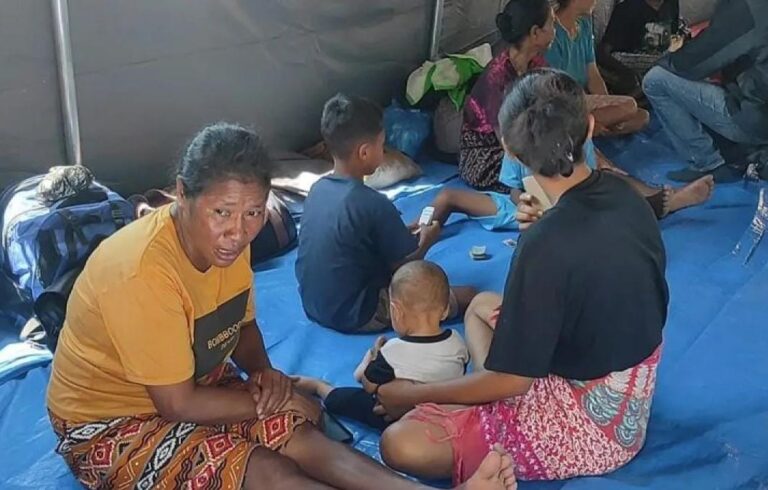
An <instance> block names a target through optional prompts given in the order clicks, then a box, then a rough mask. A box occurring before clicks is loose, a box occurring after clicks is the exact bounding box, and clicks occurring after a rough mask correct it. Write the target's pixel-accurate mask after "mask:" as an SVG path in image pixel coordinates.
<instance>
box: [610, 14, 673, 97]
mask: <svg viewBox="0 0 768 490" xmlns="http://www.w3.org/2000/svg"><path fill="white" fill-rule="evenodd" d="M679 30H680V6H679V4H678V0H624V1H623V2H621V3H619V4H618V5H617V6H616V8H615V9H614V10H613V13H612V14H611V20H610V21H609V22H608V27H607V28H606V31H605V35H604V36H603V39H602V40H601V41H600V43H599V44H598V47H597V64H598V66H599V67H600V71H601V73H602V74H603V78H605V82H606V84H607V85H608V88H609V89H610V90H611V93H616V94H619V95H629V96H632V97H635V98H639V97H642V94H643V91H642V88H641V86H640V77H639V76H638V73H637V72H636V71H635V70H633V69H632V68H630V67H629V66H627V65H625V64H624V63H623V62H621V61H620V60H619V59H617V58H616V57H615V56H614V55H613V53H617V52H620V53H647V54H658V56H661V54H662V53H664V52H665V51H666V50H667V48H668V47H669V41H670V39H671V37H672V36H673V35H676V34H678V32H679Z"/></svg>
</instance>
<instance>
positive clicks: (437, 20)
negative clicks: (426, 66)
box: [429, 0, 445, 61]
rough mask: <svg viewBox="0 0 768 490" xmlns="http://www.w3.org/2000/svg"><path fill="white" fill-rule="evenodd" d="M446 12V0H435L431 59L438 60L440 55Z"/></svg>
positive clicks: (430, 44)
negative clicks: (444, 14)
mask: <svg viewBox="0 0 768 490" xmlns="http://www.w3.org/2000/svg"><path fill="white" fill-rule="evenodd" d="M444 12H445V0H435V6H434V10H433V11H432V28H431V29H430V35H429V59H430V60H433V61H435V60H437V58H438V57H439V56H440V40H441V38H442V37H443V13H444Z"/></svg>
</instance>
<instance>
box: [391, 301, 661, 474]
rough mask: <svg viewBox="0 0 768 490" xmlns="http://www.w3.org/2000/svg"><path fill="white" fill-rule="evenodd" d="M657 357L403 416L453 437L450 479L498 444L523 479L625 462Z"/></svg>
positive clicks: (645, 413)
mask: <svg viewBox="0 0 768 490" xmlns="http://www.w3.org/2000/svg"><path fill="white" fill-rule="evenodd" d="M497 317H498V312H496V313H495V314H494V315H492V318H491V322H495V318H497ZM660 357H661V347H659V348H657V349H656V351H655V352H654V353H653V354H651V355H650V356H649V357H648V358H647V359H645V360H644V361H643V362H641V363H640V364H638V365H637V366H634V367H631V368H629V369H626V370H624V371H621V372H614V373H611V374H609V375H607V376H605V377H602V378H599V379H595V380H591V381H575V380H567V379H564V378H561V377H559V376H553V375H550V376H549V377H547V378H541V379H536V380H534V381H533V384H532V385H531V387H530V389H529V390H528V392H527V393H526V394H525V395H522V396H518V397H515V398H511V399H508V400H503V401H499V402H494V403H489V404H486V405H480V406H476V407H472V408H468V409H464V410H458V411H450V410H446V409H445V408H443V407H440V406H437V405H434V404H425V405H420V406H418V407H417V408H416V409H415V410H414V411H412V412H411V413H409V414H408V415H407V416H406V418H410V419H415V420H419V421H422V422H427V423H430V424H433V425H436V426H439V427H441V428H442V429H443V431H444V432H445V433H446V434H447V436H446V437H445V438H444V439H442V440H440V439H435V438H434V437H433V439H434V440H435V442H444V441H445V440H449V441H451V444H452V446H453V455H454V464H453V468H454V477H453V478H454V483H456V484H459V483H462V482H464V481H466V480H467V479H468V478H469V477H470V476H472V475H473V474H474V472H475V471H476V470H477V468H478V466H479V465H480V462H481V461H482V460H483V458H484V457H485V455H486V454H487V453H488V451H489V450H490V449H491V447H492V446H493V445H494V444H496V443H500V444H502V445H503V446H504V448H505V449H506V450H507V451H508V452H509V454H511V455H512V457H513V459H514V462H515V473H516V475H517V477H518V478H519V479H521V480H562V479H567V478H573V477H577V476H587V475H600V474H605V473H609V472H611V471H614V470H616V469H617V468H619V467H621V466H623V465H624V464H626V463H628V462H629V461H630V460H631V459H632V458H634V457H635V456H636V455H637V453H638V452H639V451H640V449H642V447H643V444H644V443H645V433H646V429H647V427H648V417H649V415H650V411H651V400H652V398H653V393H654V389H655V386H656V368H657V366H658V364H659V360H660ZM430 437H432V436H431V435H430Z"/></svg>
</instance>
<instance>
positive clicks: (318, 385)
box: [291, 376, 333, 399]
mask: <svg viewBox="0 0 768 490" xmlns="http://www.w3.org/2000/svg"><path fill="white" fill-rule="evenodd" d="M291 380H292V381H293V386H294V388H296V389H297V390H301V391H303V392H304V393H308V394H310V395H312V396H319V397H320V398H322V399H325V397H327V396H328V393H330V392H331V390H333V386H331V385H329V384H328V383H326V382H325V381H323V380H322V379H317V378H310V377H308V376H292V377H291Z"/></svg>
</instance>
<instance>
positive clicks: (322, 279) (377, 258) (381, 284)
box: [296, 175, 418, 333]
mask: <svg viewBox="0 0 768 490" xmlns="http://www.w3.org/2000/svg"><path fill="white" fill-rule="evenodd" d="M417 247H418V243H417V240H416V238H415V237H414V236H413V235H412V234H411V232H410V231H409V230H408V228H407V227H406V226H405V224H404V223H403V221H402V219H401V218H400V213H399V212H398V210H397V209H396V208H395V206H394V205H393V204H392V203H391V202H390V201H389V200H388V199H387V198H386V197H385V196H384V195H382V194H380V193H379V192H377V191H375V190H373V189H371V188H369V187H367V186H366V185H365V184H363V183H362V182H360V181H358V180H354V179H349V178H345V177H341V176H336V175H331V176H328V177H324V178H322V179H320V180H319V181H318V182H317V183H316V184H315V185H314V186H312V189H311V191H310V193H309V196H307V199H306V201H305V202H304V214H303V216H302V218H301V230H300V233H299V250H298V258H297V260H296V278H297V279H298V282H299V293H300V295H301V300H302V303H303V305H304V311H305V312H306V314H307V316H308V317H309V318H310V319H311V320H313V321H315V322H317V323H320V324H321V325H324V326H327V327H330V328H333V329H335V330H339V331H342V332H349V333H351V332H354V331H355V330H356V329H358V328H360V327H362V326H364V325H365V324H366V323H368V322H369V321H370V320H371V319H372V318H373V316H374V315H375V313H376V309H377V306H378V302H379V292H380V290H381V289H382V288H386V287H388V286H389V282H390V280H391V279H392V273H393V269H392V268H393V266H394V265H395V264H396V263H398V262H400V261H401V260H403V259H404V258H405V257H406V256H407V255H409V254H411V253H412V252H414V251H415V250H416V248H417Z"/></svg>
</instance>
